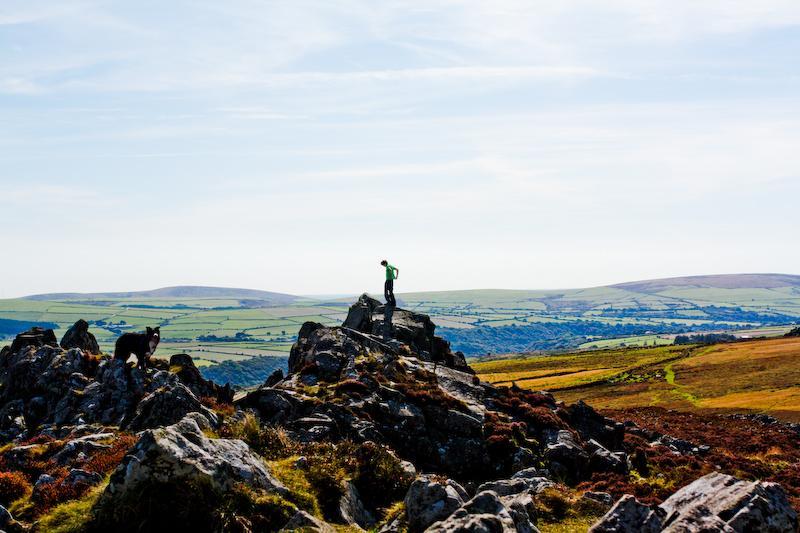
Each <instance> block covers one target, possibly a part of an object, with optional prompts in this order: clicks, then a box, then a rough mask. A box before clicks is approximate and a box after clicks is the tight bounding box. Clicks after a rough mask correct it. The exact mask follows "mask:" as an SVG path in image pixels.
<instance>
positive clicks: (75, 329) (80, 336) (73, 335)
mask: <svg viewBox="0 0 800 533" xmlns="http://www.w3.org/2000/svg"><path fill="white" fill-rule="evenodd" d="M59 344H60V345H61V347H62V348H64V349H65V350H69V349H70V348H79V349H80V350H82V351H83V352H85V353H90V354H99V353H100V346H99V345H98V344H97V339H95V337H94V335H92V333H91V332H90V331H89V323H88V322H86V321H85V320H83V319H80V320H78V321H77V322H75V324H73V325H72V326H71V327H70V328H69V329H68V330H67V332H66V333H64V336H63V337H62V338H61V342H60V343H59Z"/></svg>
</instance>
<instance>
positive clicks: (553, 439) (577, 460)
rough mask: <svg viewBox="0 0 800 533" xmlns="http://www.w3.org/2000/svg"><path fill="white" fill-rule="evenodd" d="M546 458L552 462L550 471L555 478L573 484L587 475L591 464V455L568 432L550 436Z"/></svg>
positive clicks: (563, 431)
mask: <svg viewBox="0 0 800 533" xmlns="http://www.w3.org/2000/svg"><path fill="white" fill-rule="evenodd" d="M545 457H546V458H547V459H548V461H549V462H550V471H551V472H552V474H553V475H554V476H557V478H561V479H566V480H569V481H572V482H574V481H577V480H579V479H581V478H582V477H583V476H584V475H585V472H586V470H587V468H588V463H589V454H587V453H586V450H584V449H583V448H582V447H581V445H580V444H579V443H578V441H577V439H576V438H575V436H574V435H573V434H572V433H570V432H569V431H566V430H560V431H558V432H555V433H553V434H551V435H550V437H549V439H548V444H547V448H546V450H545Z"/></svg>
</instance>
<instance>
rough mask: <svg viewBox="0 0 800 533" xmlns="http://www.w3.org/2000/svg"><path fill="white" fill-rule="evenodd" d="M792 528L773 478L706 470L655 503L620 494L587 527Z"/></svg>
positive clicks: (777, 531)
mask: <svg viewBox="0 0 800 533" xmlns="http://www.w3.org/2000/svg"><path fill="white" fill-rule="evenodd" d="M797 527H798V521H797V513H796V512H795V511H794V509H792V507H791V505H790V504H789V501H788V500H787V499H786V494H785V493H784V492H783V490H782V489H781V487H780V486H779V485H778V484H777V483H768V482H761V481H744V480H741V479H737V478H735V477H733V476H729V475H726V474H720V473H712V474H708V475H706V476H703V477H702V478H700V479H697V480H695V481H694V482H692V483H690V484H689V485H687V486H685V487H683V488H682V489H680V490H679V491H677V492H676V493H675V494H673V495H672V496H670V497H669V498H667V499H666V500H665V501H664V502H663V503H662V504H661V505H660V506H658V507H653V508H651V507H649V506H647V505H644V504H642V503H639V502H638V501H636V499H635V498H634V497H633V496H630V495H627V496H623V497H622V498H621V499H620V500H619V501H618V502H617V503H616V504H615V505H614V507H613V508H612V509H611V510H610V511H609V512H608V513H607V514H606V515H605V516H604V517H603V518H601V519H600V521H599V522H597V523H596V524H595V525H594V526H592V528H591V530H590V531H592V532H594V533H604V532H611V531H614V532H620V531H621V532H626V531H630V532H634V531H653V532H656V531H666V532H673V533H677V532H701V531H731V532H739V533H744V532H750V531H769V532H774V533H783V532H786V533H790V532H794V531H797Z"/></svg>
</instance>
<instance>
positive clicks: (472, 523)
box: [427, 491, 538, 533]
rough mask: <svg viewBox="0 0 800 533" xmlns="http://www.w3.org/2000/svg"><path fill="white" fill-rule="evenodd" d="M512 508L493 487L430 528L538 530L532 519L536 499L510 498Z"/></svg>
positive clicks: (440, 530)
mask: <svg viewBox="0 0 800 533" xmlns="http://www.w3.org/2000/svg"><path fill="white" fill-rule="evenodd" d="M507 502H508V503H509V505H510V506H511V507H512V510H509V508H508V507H507V506H506V505H505V503H504V502H503V501H502V500H501V498H500V497H499V496H498V495H497V494H495V493H494V492H491V491H483V492H479V493H478V494H477V495H475V497H474V498H472V499H471V500H469V501H468V502H466V503H465V504H464V505H463V506H461V508H459V509H457V510H456V511H455V512H453V514H451V515H450V516H449V517H448V518H446V519H445V520H443V521H440V522H436V523H435V524H433V525H432V526H431V527H430V528H428V529H427V531H429V532H437V533H445V532H456V531H459V532H467V531H469V532H509V533H511V532H514V533H516V532H519V533H532V532H535V531H538V530H537V529H536V526H534V525H533V523H532V521H531V516H530V515H529V514H528V511H529V510H531V511H532V510H533V501H532V500H530V498H528V502H523V501H522V500H521V499H516V500H507Z"/></svg>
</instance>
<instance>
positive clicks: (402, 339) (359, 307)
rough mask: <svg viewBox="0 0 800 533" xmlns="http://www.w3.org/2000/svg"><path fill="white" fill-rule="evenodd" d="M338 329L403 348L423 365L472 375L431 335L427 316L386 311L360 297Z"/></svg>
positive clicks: (457, 356) (445, 344)
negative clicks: (433, 364)
mask: <svg viewBox="0 0 800 533" xmlns="http://www.w3.org/2000/svg"><path fill="white" fill-rule="evenodd" d="M342 327H343V328H345V329H348V330H354V331H358V332H360V333H363V334H367V335H371V336H374V337H382V338H384V339H386V340H388V341H390V345H392V346H398V344H401V345H405V346H406V347H408V348H409V349H410V350H411V352H412V353H413V354H414V355H415V356H416V357H417V358H418V359H421V360H423V361H430V362H436V363H440V364H443V365H445V366H448V367H450V368H456V369H459V370H463V371H465V372H472V369H470V367H469V365H467V363H466V360H465V359H464V354H462V353H461V352H455V353H453V352H452V351H451V350H450V343H448V342H447V341H446V340H444V339H442V338H441V337H437V336H436V335H434V331H435V330H436V325H435V324H434V323H433V321H432V320H431V318H430V317H429V316H428V315H423V314H421V313H414V312H412V311H408V310H405V309H395V308H392V307H389V308H387V307H386V306H384V305H383V304H381V303H380V302H379V301H378V300H375V299H374V298H370V297H369V296H368V295H366V294H362V295H361V297H360V298H359V299H358V301H357V302H356V303H354V304H353V305H352V306H351V307H350V311H349V312H348V314H347V318H346V319H345V321H344V323H343V324H342Z"/></svg>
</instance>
